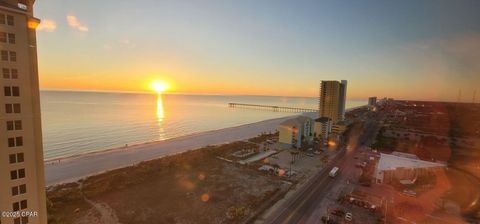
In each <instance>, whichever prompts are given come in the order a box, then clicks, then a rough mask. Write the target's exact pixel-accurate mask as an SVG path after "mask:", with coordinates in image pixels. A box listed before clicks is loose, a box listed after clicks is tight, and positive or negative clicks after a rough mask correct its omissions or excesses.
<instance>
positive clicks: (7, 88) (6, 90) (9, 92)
mask: <svg viewBox="0 0 480 224" xmlns="http://www.w3.org/2000/svg"><path fill="white" fill-rule="evenodd" d="M3 89H4V94H3V95H5V96H12V88H10V86H5V87H3Z"/></svg>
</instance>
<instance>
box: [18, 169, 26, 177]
mask: <svg viewBox="0 0 480 224" xmlns="http://www.w3.org/2000/svg"><path fill="white" fill-rule="evenodd" d="M22 178H25V169H19V170H18V179H22Z"/></svg>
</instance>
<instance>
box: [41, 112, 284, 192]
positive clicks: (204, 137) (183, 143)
mask: <svg viewBox="0 0 480 224" xmlns="http://www.w3.org/2000/svg"><path fill="white" fill-rule="evenodd" d="M291 117H292V116H289V117H284V118H277V119H271V120H265V121H260V122H256V123H252V124H246V125H241V126H237V127H230V128H225V129H220V130H213V131H207V132H202V133H197V134H192V135H187V136H182V137H179V138H174V139H169V140H165V141H158V142H150V143H144V144H139V145H132V146H128V147H121V148H116V149H110V150H106V151H101V152H95V153H89V154H83V155H79V156H72V157H67V158H63V159H61V160H50V161H46V162H45V182H46V185H47V186H51V185H55V184H60V183H65V182H73V181H76V180H78V179H81V178H84V177H87V176H91V175H94V174H98V173H102V172H105V171H108V170H113V169H117V168H121V167H126V166H131V165H134V164H137V163H140V162H143V161H148V160H152V159H156V158H160V157H163V156H167V155H173V154H177V153H182V152H185V151H188V150H193V149H198V148H201V147H204V146H207V145H218V144H224V143H229V142H233V141H239V140H244V139H248V138H251V137H255V136H257V135H259V134H260V133H262V132H274V131H276V128H277V126H278V125H279V124H280V123H281V122H283V121H284V120H286V119H289V118H291Z"/></svg>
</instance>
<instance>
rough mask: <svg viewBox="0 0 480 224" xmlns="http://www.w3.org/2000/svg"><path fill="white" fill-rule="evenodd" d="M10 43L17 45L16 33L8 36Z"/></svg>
mask: <svg viewBox="0 0 480 224" xmlns="http://www.w3.org/2000/svg"><path fill="white" fill-rule="evenodd" d="M8 43H10V44H15V34H14V33H9V34H8Z"/></svg>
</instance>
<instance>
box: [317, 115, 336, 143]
mask: <svg viewBox="0 0 480 224" xmlns="http://www.w3.org/2000/svg"><path fill="white" fill-rule="evenodd" d="M330 132H332V119H330V118H328V117H321V118H317V119H315V132H314V135H315V137H317V138H319V139H321V140H323V141H324V142H325V141H327V139H328V135H329V134H330Z"/></svg>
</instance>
